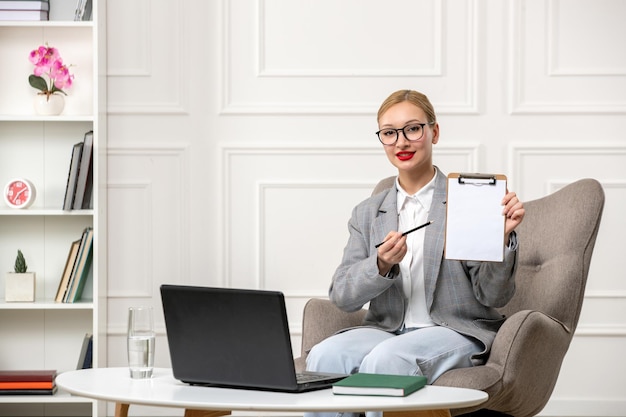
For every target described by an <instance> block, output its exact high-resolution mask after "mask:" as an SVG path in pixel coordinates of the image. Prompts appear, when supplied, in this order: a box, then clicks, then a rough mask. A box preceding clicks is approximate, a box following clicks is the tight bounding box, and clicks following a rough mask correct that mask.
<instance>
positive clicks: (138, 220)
mask: <svg viewBox="0 0 626 417" xmlns="http://www.w3.org/2000/svg"><path fill="white" fill-rule="evenodd" d="M107 193H108V196H109V205H112V206H113V207H112V208H110V209H109V213H112V214H116V212H117V211H118V210H116V208H122V207H124V215H123V217H121V218H118V217H115V221H114V224H115V223H117V224H116V225H117V226H118V227H111V228H110V229H111V231H110V232H109V241H110V242H116V244H115V245H110V247H109V254H110V256H111V258H113V259H119V258H122V257H123V258H126V259H128V260H130V259H132V262H129V263H128V264H126V263H124V264H122V263H118V262H113V263H111V264H110V265H109V266H108V272H109V281H110V284H109V287H110V289H109V290H108V292H107V297H108V298H109V299H112V298H150V297H152V295H153V291H154V289H153V287H154V285H153V284H154V283H153V282H152V277H153V276H154V274H153V263H154V262H153V259H152V257H153V250H152V242H153V240H154V239H153V233H152V229H153V228H152V223H153V215H152V199H153V188H152V183H151V181H145V180H137V181H124V182H112V181H109V183H108V184H107ZM131 201H132V204H130V202H131ZM129 207H132V208H133V210H132V213H130V212H129V210H128V208H129ZM120 214H121V213H120ZM130 219H132V220H130ZM129 220H130V223H131V225H132V232H131V233H128V232H129V231H131V225H129V224H127V222H128V221H129ZM121 223H123V224H121ZM129 238H130V240H129ZM137 238H141V240H137ZM127 244H129V245H128V247H127V246H126V245H127ZM119 249H121V250H122V251H124V252H126V253H127V254H128V253H129V252H127V251H130V253H132V256H130V257H128V256H121V254H120V253H117V252H118V250H119Z"/></svg>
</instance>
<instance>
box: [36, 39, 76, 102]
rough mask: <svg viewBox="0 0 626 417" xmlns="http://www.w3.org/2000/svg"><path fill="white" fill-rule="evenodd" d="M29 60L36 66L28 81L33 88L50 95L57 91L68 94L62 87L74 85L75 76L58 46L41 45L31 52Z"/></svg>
mask: <svg viewBox="0 0 626 417" xmlns="http://www.w3.org/2000/svg"><path fill="white" fill-rule="evenodd" d="M28 60H29V61H30V62H31V64H33V65H34V66H35V69H34V70H33V74H31V75H30V76H29V77H28V82H29V83H30V85H31V86H32V87H33V88H36V89H38V90H41V93H40V94H45V95H47V96H48V97H49V96H50V95H51V94H54V93H56V92H60V93H63V94H66V93H65V91H63V90H62V89H63V88H69V87H71V86H72V81H73V79H74V76H73V75H72V74H70V71H69V67H68V66H67V65H64V64H63V59H62V58H61V55H60V54H59V51H58V50H57V49H56V48H52V47H49V46H48V45H46V46H40V47H38V48H37V49H34V50H32V51H31V52H30V55H29V56H28ZM44 74H45V75H47V76H48V78H49V79H50V85H48V83H47V82H46V80H45V79H44V78H43V77H42V76H43V75H44Z"/></svg>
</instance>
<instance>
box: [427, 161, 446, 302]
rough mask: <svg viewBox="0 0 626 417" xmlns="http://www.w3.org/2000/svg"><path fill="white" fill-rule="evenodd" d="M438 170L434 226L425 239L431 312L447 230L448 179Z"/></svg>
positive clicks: (433, 216)
mask: <svg viewBox="0 0 626 417" xmlns="http://www.w3.org/2000/svg"><path fill="white" fill-rule="evenodd" d="M435 168H436V169H437V178H436V179H435V190H434V193H433V201H432V203H431V206H430V212H429V220H432V221H433V224H431V225H430V226H428V227H427V228H426V233H425V235H426V236H425V238H424V287H425V291H426V304H427V305H428V308H429V310H430V307H431V306H432V303H433V295H434V293H435V286H436V284H437V277H438V276H439V269H440V267H441V259H442V257H443V248H444V240H445V228H446V189H447V182H446V181H447V178H446V176H445V175H444V174H443V173H442V172H441V171H440V170H439V168H437V167H435Z"/></svg>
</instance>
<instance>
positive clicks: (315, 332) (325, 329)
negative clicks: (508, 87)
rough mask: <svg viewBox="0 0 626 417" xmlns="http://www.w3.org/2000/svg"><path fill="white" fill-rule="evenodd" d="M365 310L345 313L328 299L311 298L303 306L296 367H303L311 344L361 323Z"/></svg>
mask: <svg viewBox="0 0 626 417" xmlns="http://www.w3.org/2000/svg"><path fill="white" fill-rule="evenodd" d="M365 313H366V310H360V311H357V312H354V313H346V312H345V311H342V310H340V309H339V308H337V307H336V306H335V305H334V304H333V303H332V302H330V300H325V299H320V298H312V299H310V300H309V301H307V303H306V305H305V306H304V312H303V315H302V347H301V350H300V357H299V358H297V359H296V360H295V362H296V369H298V370H302V369H304V366H305V365H304V361H305V359H306V356H307V354H308V353H309V351H310V350H311V348H312V347H313V346H315V345H316V344H318V343H319V342H321V341H322V340H324V339H326V338H327V337H329V336H332V335H333V334H335V333H336V332H338V331H339V330H342V329H346V328H349V327H354V326H359V325H360V324H362V323H363V318H364V317H365Z"/></svg>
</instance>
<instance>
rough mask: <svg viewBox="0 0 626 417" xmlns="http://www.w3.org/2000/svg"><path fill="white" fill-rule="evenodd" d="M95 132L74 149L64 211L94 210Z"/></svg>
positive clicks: (86, 135) (87, 135) (68, 175)
mask: <svg viewBox="0 0 626 417" xmlns="http://www.w3.org/2000/svg"><path fill="white" fill-rule="evenodd" d="M92 191H93V131H92V130H90V131H89V132H87V133H85V137H84V138H83V141H82V142H78V143H76V144H75V145H74V147H73V148H72V157H71V159H70V168H69V172H68V174H67V186H66V187H65V199H64V200H63V210H80V209H90V208H93V200H92V196H93V192H92Z"/></svg>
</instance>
